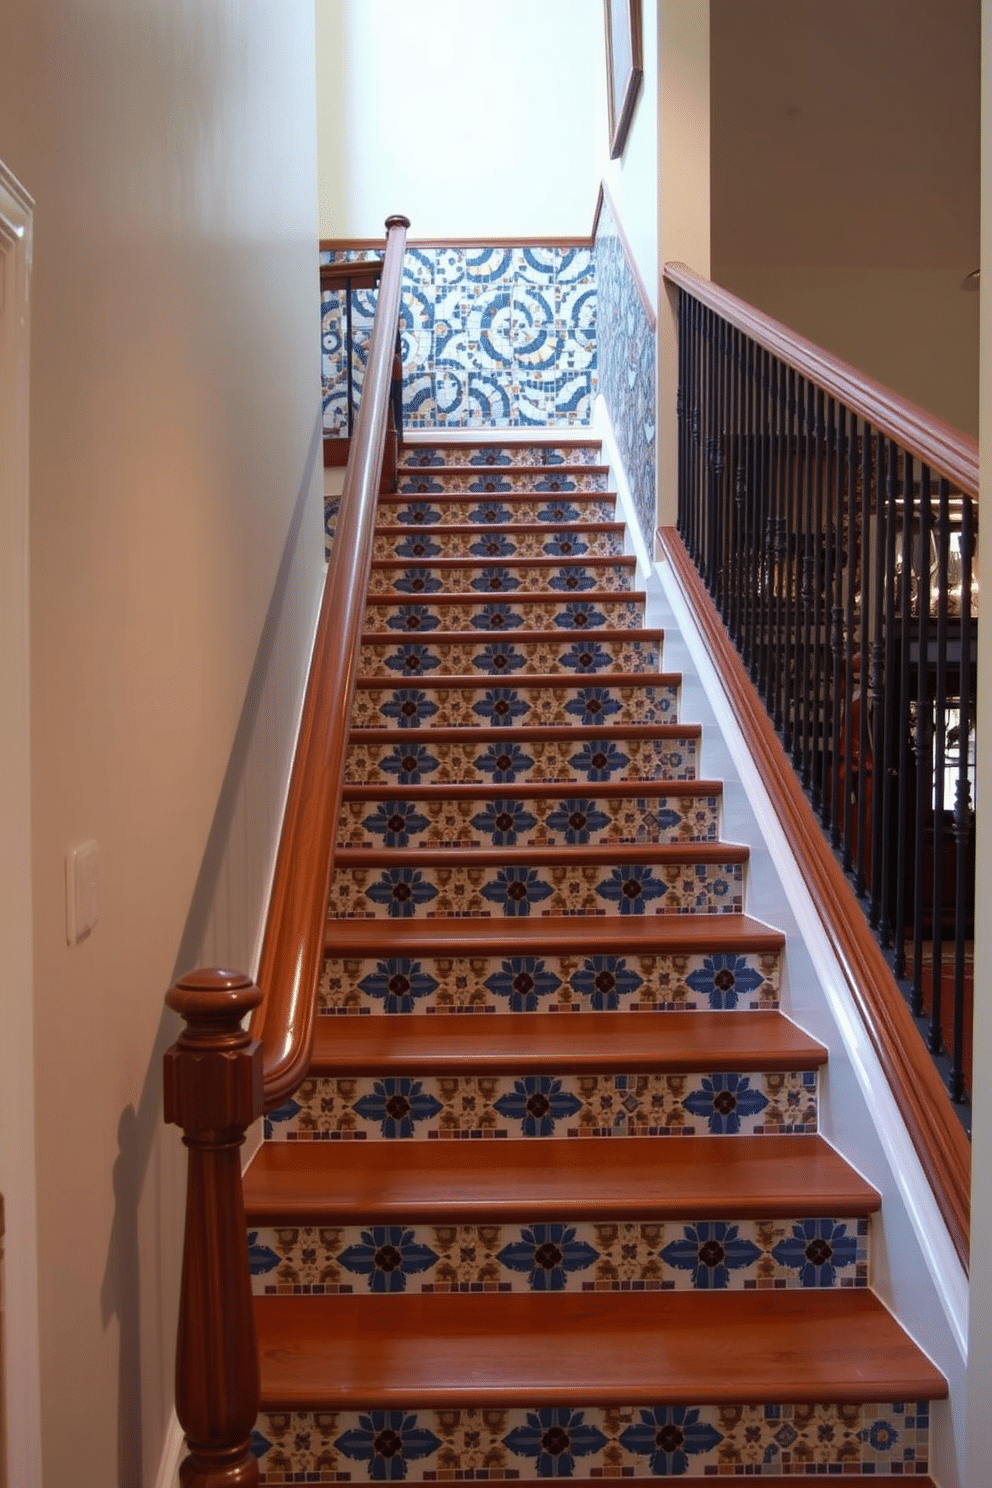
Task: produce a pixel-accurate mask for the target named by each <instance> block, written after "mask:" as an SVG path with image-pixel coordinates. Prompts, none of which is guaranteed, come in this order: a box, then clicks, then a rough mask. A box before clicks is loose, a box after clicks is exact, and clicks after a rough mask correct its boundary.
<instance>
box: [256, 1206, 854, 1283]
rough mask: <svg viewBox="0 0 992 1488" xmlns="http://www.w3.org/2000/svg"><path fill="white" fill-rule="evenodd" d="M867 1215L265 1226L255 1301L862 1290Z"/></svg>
mask: <svg viewBox="0 0 992 1488" xmlns="http://www.w3.org/2000/svg"><path fill="white" fill-rule="evenodd" d="M868 1228H869V1222H868V1220H867V1219H863V1218H862V1219H853V1218H842V1219H841V1218H838V1219H834V1218H831V1219H822V1218H817V1219H745V1220H739V1221H737V1222H736V1223H728V1222H727V1221H725V1220H696V1221H694V1222H692V1223H686V1222H684V1221H682V1220H660V1221H659V1220H656V1221H648V1222H646V1223H645V1222H640V1223H639V1222H636V1221H631V1220H627V1221H624V1222H622V1223H610V1224H602V1223H600V1224H597V1223H593V1222H589V1221H585V1222H582V1221H579V1222H577V1223H575V1222H573V1223H569V1222H568V1221H567V1220H566V1221H561V1220H555V1221H552V1222H550V1223H547V1222H541V1223H536V1224H491V1223H490V1224H419V1225H396V1224H389V1225H382V1224H380V1225H371V1226H363V1225H354V1224H351V1225H330V1226H319V1227H318V1226H314V1225H303V1226H298V1227H294V1226H285V1225H284V1226H278V1227H276V1226H270V1227H268V1228H265V1229H258V1230H250V1231H249V1232H248V1262H249V1265H250V1267H251V1276H252V1291H253V1292H254V1293H255V1294H256V1295H257V1296H262V1297H322V1296H333V1295H336V1294H344V1293H358V1294H360V1295H363V1296H396V1295H398V1294H400V1293H404V1292H406V1293H409V1292H423V1293H425V1294H433V1293H443V1292H665V1291H680V1292H688V1291H707V1292H709V1291H733V1292H747V1291H781V1290H784V1289H786V1288H789V1289H793V1290H794V1289H813V1288H816V1289H824V1288H828V1287H836V1288H849V1287H866V1286H867V1285H868Z"/></svg>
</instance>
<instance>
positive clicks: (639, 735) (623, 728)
mask: <svg viewBox="0 0 992 1488" xmlns="http://www.w3.org/2000/svg"><path fill="white" fill-rule="evenodd" d="M460 680H461V685H462V686H463V687H465V686H468V685H470V682H471V679H467V678H464V677H463V678H461V679H460ZM358 685H359V687H363V686H364V685H365V684H364V680H363V679H362V678H359V680H358ZM392 685H393V686H394V687H395V686H396V685H397V684H396V683H395V682H394V683H393V684H392ZM475 686H476V687H478V686H479V683H478V682H476V683H475ZM430 690H431V691H433V679H431V687H430ZM701 737H702V728H701V726H700V725H699V724H698V723H630V724H625V723H617V724H614V725H613V726H612V727H610V726H609V725H603V724H596V725H593V724H590V726H589V727H588V728H584V727H583V726H582V725H581V724H579V723H578V722H576V723H534V724H529V725H528V724H524V725H523V726H521V727H519V728H512V729H509V728H506V727H502V728H477V727H476V726H475V724H472V723H462V724H452V725H451V726H450V727H447V728H430V727H424V728H418V729H411V728H353V729H352V730H351V732H350V734H349V738H350V739H351V740H352V741H353V742H354V743H356V744H396V743H401V742H402V743H406V744H431V743H434V744H460V743H464V742H466V741H467V740H471V741H473V742H476V743H479V744H494V743H500V742H502V743H505V744H540V743H548V744H550V743H553V742H554V741H555V740H557V739H571V740H572V741H573V742H574V744H575V746H576V748H579V747H580V746H581V745H582V744H587V743H589V742H590V741H592V740H596V739H699V738H701ZM590 783H592V782H590Z"/></svg>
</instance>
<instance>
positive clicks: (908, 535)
mask: <svg viewBox="0 0 992 1488" xmlns="http://www.w3.org/2000/svg"><path fill="white" fill-rule="evenodd" d="M914 527H915V513H914V501H913V458H912V456H911V455H910V454H908V453H907V452H906V451H905V450H903V451H902V570H901V572H900V574H899V626H898V632H899V712H898V720H899V722H898V741H897V749H896V770H895V780H894V792H895V801H894V803H893V810H894V813H895V822H896V875H895V877H896V892H895V913H894V922H893V925H892V932H893V937H892V938H893V944H894V947H895V953H894V956H893V960H892V967H893V970H894V971H895V974H896V976H897V977H899V978H902V977H904V976H905V975H906V913H907V909H908V898H909V887H908V886H909V882H910V869H909V853H910V845H911V842H912V840H913V836H912V832H911V824H910V804H911V802H913V801H915V797H916V792H915V791H914V790H913V789H912V782H911V781H910V779H909V761H910V749H909V741H910V733H911V729H912V718H913V704H912V684H911V680H910V673H911V664H912V635H913V630H914V625H913V566H914V551H913V536H914Z"/></svg>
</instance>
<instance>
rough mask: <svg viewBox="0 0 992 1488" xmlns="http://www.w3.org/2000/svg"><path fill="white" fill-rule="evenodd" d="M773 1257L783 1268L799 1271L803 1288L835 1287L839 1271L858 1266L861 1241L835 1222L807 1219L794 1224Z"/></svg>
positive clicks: (846, 1227)
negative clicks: (859, 1242)
mask: <svg viewBox="0 0 992 1488" xmlns="http://www.w3.org/2000/svg"><path fill="white" fill-rule="evenodd" d="M772 1254H773V1256H774V1257H775V1260H776V1261H778V1262H779V1264H780V1265H782V1266H791V1267H794V1268H795V1269H796V1271H797V1272H798V1273H799V1281H800V1285H802V1286H804V1287H825V1286H833V1284H834V1282H835V1280H836V1278H837V1273H838V1271H841V1270H844V1269H846V1268H848V1267H851V1266H854V1265H855V1264H856V1262H857V1260H858V1241H857V1236H856V1235H853V1234H850V1233H849V1232H848V1226H847V1225H846V1224H843V1223H839V1222H838V1221H837V1220H835V1219H807V1220H804V1221H803V1222H802V1223H801V1224H797V1225H794V1226H793V1230H792V1234H791V1235H790V1236H789V1238H788V1239H787V1240H782V1241H781V1242H780V1243H779V1244H778V1245H776V1247H775V1249H774V1251H773V1252H772Z"/></svg>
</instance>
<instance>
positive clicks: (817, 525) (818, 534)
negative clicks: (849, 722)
mask: <svg viewBox="0 0 992 1488" xmlns="http://www.w3.org/2000/svg"><path fill="white" fill-rule="evenodd" d="M824 397H825V395H824V393H823V392H822V391H820V390H819V389H818V390H817V394H816V434H815V440H816V443H815V455H814V469H813V482H814V485H813V575H812V586H811V587H812V592H813V657H812V659H813V669H812V672H811V673H810V688H811V693H812V700H813V711H812V718H811V720H810V722H811V725H812V726H811V729H810V739H809V753H810V787H811V797H810V799H811V800H812V802H813V810H814V811H819V809H820V792H821V789H822V786H823V776H822V762H823V639H824V637H823V608H824V606H823V466H824V460H825V449H824V443H825V440H824V433H825V423H824Z"/></svg>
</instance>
